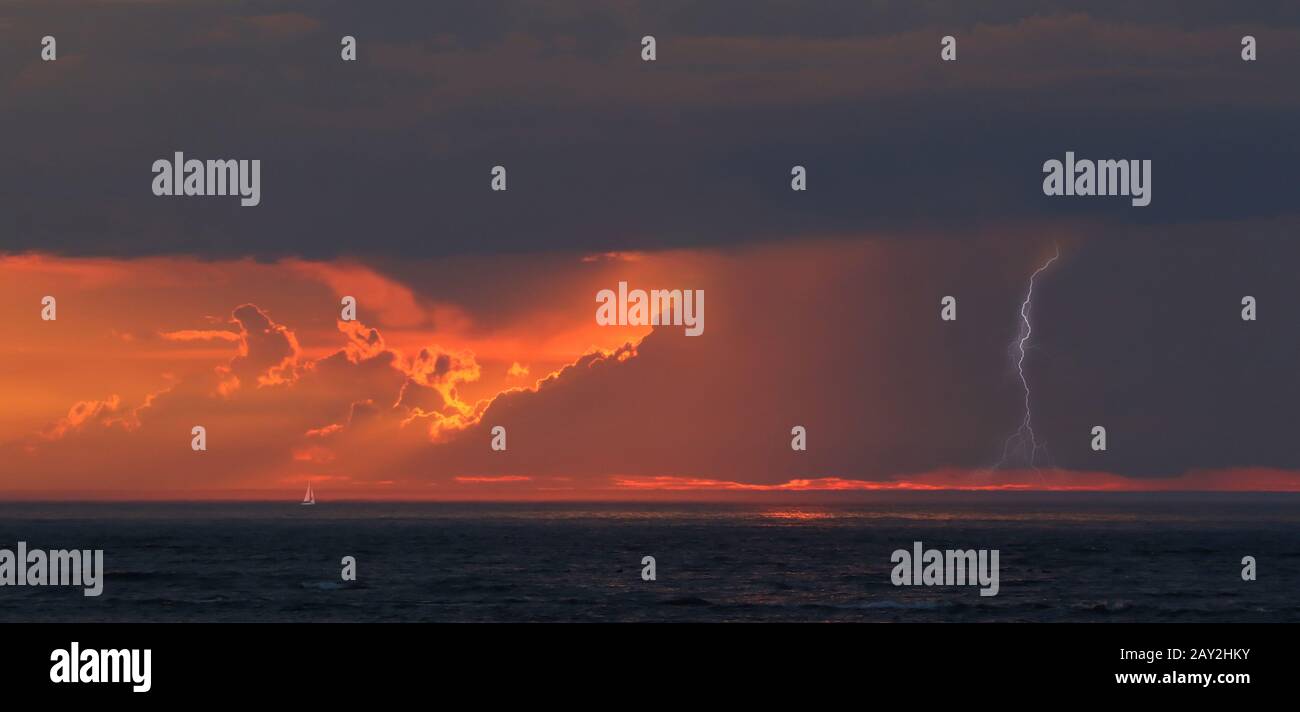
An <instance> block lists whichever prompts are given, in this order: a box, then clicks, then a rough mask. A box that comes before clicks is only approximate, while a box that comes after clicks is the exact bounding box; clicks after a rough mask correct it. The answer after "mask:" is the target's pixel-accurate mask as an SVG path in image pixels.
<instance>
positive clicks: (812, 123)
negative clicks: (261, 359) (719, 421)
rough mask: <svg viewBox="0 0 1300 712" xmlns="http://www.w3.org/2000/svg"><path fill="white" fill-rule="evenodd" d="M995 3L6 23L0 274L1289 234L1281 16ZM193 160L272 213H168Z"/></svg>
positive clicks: (165, 8) (268, 11) (136, 9)
mask: <svg viewBox="0 0 1300 712" xmlns="http://www.w3.org/2000/svg"><path fill="white" fill-rule="evenodd" d="M987 5H988V4H980V5H978V6H977V5H975V4H971V3H913V2H898V3H842V2H824V3H801V4H793V3H785V2H709V3H686V2H645V3H641V2H616V3H594V2H592V3H586V2H535V3H528V2H508V3H507V2H475V3H414V2H400V3H341V2H320V3H295V2H249V3H241V4H237V5H232V4H230V3H210V2H156V3H133V2H118V3H113V2H109V3H81V2H71V3H32V4H29V5H26V4H20V5H17V6H7V7H6V9H5V10H4V15H3V16H0V17H2V19H3V25H2V26H3V28H4V29H3V30H2V31H3V34H4V37H5V41H4V42H3V43H0V85H2V86H3V87H4V90H5V91H4V95H5V98H4V100H3V101H4V104H5V106H4V113H5V116H6V127H5V128H6V135H7V136H9V137H11V138H12V139H15V140H7V141H5V142H4V143H3V144H2V145H0V166H3V167H2V168H0V194H3V195H5V197H6V209H5V211H4V213H3V218H0V220H2V221H3V222H0V249H3V250H6V251H24V250H46V251H54V252H61V253H69V254H112V255H136V254H152V253H192V254H199V255H203V256H214V257H220V256H233V255H244V254H252V255H258V256H263V257H274V256H280V255H289V254H298V255H305V256H309V257H329V256H334V255H339V254H356V255H363V256H374V257H381V256H393V255H405V256H411V255H430V256H437V255H445V254H453V253H466V252H478V253H494V252H505V251H511V252H518V251H548V250H590V251H606V250H616V249H654V248H661V247H673V246H696V245H726V244H736V243H740V242H747V241H754V240H781V239H795V238H799V237H805V236H808V235H838V234H871V233H883V232H888V233H891V234H906V233H911V232H918V231H919V232H925V233H932V232H934V231H935V230H940V231H947V232H950V233H953V234H958V233H964V232H965V231H966V229H967V228H968V227H970V226H971V225H983V226H998V225H1003V224H1008V223H1017V222H1022V223H1049V224H1050V223H1063V222H1072V221H1077V220H1088V221H1093V220H1100V221H1104V222H1108V223H1111V224H1116V225H1120V226H1126V225H1134V224H1136V225H1159V224H1168V223H1195V222H1197V221H1202V220H1208V219H1214V220H1236V221H1256V220H1261V219H1272V218H1279V217H1283V218H1292V217H1294V216H1295V213H1296V210H1295V201H1294V187H1293V186H1294V178H1293V176H1292V175H1291V173H1290V171H1291V167H1292V166H1293V165H1295V164H1296V159H1297V157H1300V140H1298V139H1297V138H1296V136H1295V132H1294V131H1293V127H1294V126H1295V125H1296V124H1297V119H1298V118H1300V99H1298V98H1297V97H1296V96H1295V94H1294V92H1291V91H1289V87H1291V86H1292V85H1293V83H1294V79H1293V78H1294V73H1295V71H1296V70H1297V68H1300V42H1298V41H1297V38H1298V37H1300V12H1298V11H1297V10H1296V8H1295V7H1294V6H1293V5H1289V4H1286V3H1256V4H1251V5H1250V6H1249V7H1238V6H1237V5H1236V4H1232V3H1143V4H1141V7H1133V6H1132V5H1133V4H1132V3H1120V2H1114V3H1083V4H1080V3H1051V4H1043V3H1010V2H1008V3H998V4H994V5H993V6H992V7H988V6H987ZM1170 18H1177V19H1176V20H1175V19H1170ZM1246 32H1250V33H1252V34H1254V35H1256V36H1257V37H1258V38H1259V39H1260V42H1261V49H1260V56H1261V59H1260V61H1259V62H1256V63H1254V64H1248V63H1244V62H1241V61H1240V59H1239V58H1238V52H1239V44H1238V43H1239V38H1240V36H1241V35H1242V34H1244V33H1246ZM47 33H50V34H54V35H55V36H56V37H57V38H58V40H59V52H60V58H59V60H58V61H57V62H54V63H43V62H40V61H39V59H38V54H37V52H38V49H39V44H38V43H39V39H40V37H41V36H42V35H44V34H47ZM947 33H952V34H956V35H958V36H959V42H960V44H959V53H960V54H959V61H958V62H957V63H956V64H953V65H941V64H940V62H939V60H938V48H939V44H938V40H939V37H941V36H942V35H943V34H947ZM344 34H351V35H355V36H356V37H357V38H358V41H359V43H360V50H359V56H360V61H358V62H356V63H355V64H349V63H344V62H342V61H340V60H339V57H338V51H339V38H340V37H341V36H342V35H344ZM643 34H655V35H657V36H658V37H659V40H660V47H659V51H660V59H659V61H658V62H656V63H654V64H647V63H642V62H641V61H640V60H639V58H638V52H639V39H640V37H641V36H642V35H643ZM177 150H181V151H184V152H185V153H186V154H187V156H189V157H194V158H249V159H260V160H261V161H262V165H263V174H262V180H263V202H262V205H260V206H258V207H256V208H241V207H239V206H238V204H237V201H228V200H223V199H203V198H190V199H185V198H157V197H154V196H152V195H151V194H150V192H149V185H150V179H151V175H150V173H149V166H150V165H151V163H152V162H153V160H155V159H157V158H164V157H170V156H171V155H172V153H173V152H174V151H177ZM1066 150H1074V151H1076V152H1077V153H1078V154H1079V155H1080V156H1085V157H1099V158H1106V157H1142V158H1151V159H1152V160H1153V161H1154V165H1155V168H1154V172H1155V185H1154V200H1153V203H1152V205H1151V207H1149V208H1143V209H1133V208H1129V207H1127V206H1125V205H1122V204H1121V203H1120V202H1118V201H1116V202H1108V201H1105V200H1083V201H1074V202H1071V201H1064V200H1055V201H1054V200H1051V199H1047V198H1045V197H1044V196H1042V194H1041V190H1040V184H1041V168H1040V167H1041V165H1042V162H1043V161H1044V160H1046V159H1048V158H1052V157H1059V156H1060V155H1062V154H1063V153H1064V151H1066ZM496 164H503V165H505V166H506V167H507V168H508V170H509V179H510V189H509V191H508V192H507V193H504V194H494V193H492V192H490V191H489V190H488V180H489V169H490V168H491V167H492V166H493V165H496ZM794 164H802V165H805V166H807V167H808V169H809V174H810V179H809V180H810V190H809V191H808V192H807V193H805V194H795V193H793V192H792V191H790V190H789V171H790V167H791V166H792V165H794Z"/></svg>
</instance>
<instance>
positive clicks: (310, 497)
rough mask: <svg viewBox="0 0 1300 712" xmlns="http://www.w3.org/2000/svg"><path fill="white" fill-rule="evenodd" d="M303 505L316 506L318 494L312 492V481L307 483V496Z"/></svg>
mask: <svg viewBox="0 0 1300 712" xmlns="http://www.w3.org/2000/svg"><path fill="white" fill-rule="evenodd" d="M302 503H303V504H304V505H308V504H316V493H315V492H312V491H311V481H310V480H308V481H307V494H305V495H303V496H302Z"/></svg>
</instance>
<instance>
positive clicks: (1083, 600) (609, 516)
mask: <svg viewBox="0 0 1300 712" xmlns="http://www.w3.org/2000/svg"><path fill="white" fill-rule="evenodd" d="M20 540H22V541H26V542H27V543H28V547H29V548H41V549H62V548H76V549H84V548H91V549H103V550H104V552H105V553H104V556H105V563H104V567H105V570H106V574H105V584H104V593H103V595H102V596H100V597H98V598H87V597H84V596H83V595H82V594H81V590H80V589H78V588H52V587H9V586H6V587H0V621H72V622H81V621H152V622H157V621H251V622H256V621H880V622H889V621H892V622H907V621H1048V622H1051V621H1091V622H1101V621H1151V622H1160V621H1179V622H1182V621H1216V622H1232V621H1249V622H1272V621H1293V622H1294V621H1300V497H1297V496H1294V495H1277V494H1269V495H1258V494H1250V495H1242V494H1229V495H1224V494H1177V495H1137V494H1050V495H1048V494H1029V493H898V494H889V495H881V496H878V497H874V496H873V497H870V498H867V497H858V498H857V499H855V500H854V501H835V502H827V501H825V500H824V499H823V500H821V501H816V500H812V499H809V500H800V501H790V502H782V503H761V504H623V503H620V504H590V503H582V504H433V503H333V502H321V503H320V504H319V505H317V506H315V507H302V506H299V505H297V504H296V503H292V502H286V503H283V504H281V503H264V502H263V503H213V504H208V503H204V504H196V503H130V504H127V503H111V504H110V503H93V504H92V503H60V504H50V503H4V504H0V548H5V549H13V548H14V547H15V546H16V544H17V542H18V541H20ZM914 541H921V542H922V543H923V544H924V545H925V547H926V548H931V547H934V548H940V549H947V548H961V549H970V548H976V549H998V550H999V551H1000V572H999V573H1000V592H999V594H998V595H997V596H995V597H981V596H980V595H979V592H978V588H977V587H974V586H965V587H925V586H912V587H896V586H893V585H892V584H891V583H890V571H891V569H892V564H891V563H890V555H891V553H892V552H893V551H894V550H895V549H909V550H910V549H911V547H912V542H914ZM646 555H650V556H654V557H655V558H656V561H657V575H658V580H656V581H652V582H647V581H642V579H641V558H642V557H643V556H646ZM1247 555H1249V556H1254V557H1255V558H1256V560H1257V562H1258V580H1256V581H1250V582H1247V581H1243V580H1242V579H1241V575H1240V574H1241V568H1242V566H1241V563H1240V562H1241V559H1242V557H1243V556H1247ZM344 556H354V557H356V559H357V573H358V580H357V581H356V582H344V581H342V580H341V578H340V575H339V574H340V570H341V565H340V559H341V558H342V557H344Z"/></svg>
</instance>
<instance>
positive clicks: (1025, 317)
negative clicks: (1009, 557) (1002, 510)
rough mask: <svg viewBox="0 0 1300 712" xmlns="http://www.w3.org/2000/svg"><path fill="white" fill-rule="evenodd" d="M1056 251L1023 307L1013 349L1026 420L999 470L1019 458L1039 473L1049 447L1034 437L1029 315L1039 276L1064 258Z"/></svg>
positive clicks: (1009, 440) (1006, 449)
mask: <svg viewBox="0 0 1300 712" xmlns="http://www.w3.org/2000/svg"><path fill="white" fill-rule="evenodd" d="M1052 247H1053V250H1054V252H1053V253H1052V256H1051V257H1050V258H1048V260H1047V261H1046V262H1044V263H1043V264H1042V265H1040V266H1039V268H1038V269H1036V270H1034V273H1033V274H1031V275H1029V289H1028V290H1027V291H1026V292H1025V301H1023V302H1021V303H1020V331H1019V333H1018V334H1017V335H1016V338H1015V339H1014V340H1013V341H1012V342H1011V348H1012V353H1013V355H1014V354H1015V353H1016V352H1017V351H1018V352H1019V356H1018V357H1016V372H1017V373H1019V374H1020V386H1021V388H1023V389H1024V391H1025V419H1024V420H1023V421H1021V423H1020V427H1019V428H1017V429H1016V432H1014V433H1012V434H1011V436H1010V437H1008V438H1007V441H1006V443H1004V444H1003V446H1002V458H1001V459H1000V460H998V462H997V464H996V465H994V468H995V469H997V468H1001V467H1003V466H1005V465H1006V464H1007V463H1008V462H1009V459H1010V458H1011V456H1012V455H1019V461H1020V462H1023V463H1026V464H1028V465H1029V466H1030V467H1032V468H1034V470H1035V471H1037V470H1038V465H1037V464H1036V463H1035V459H1036V458H1037V456H1038V451H1039V450H1040V449H1043V448H1045V447H1046V444H1043V445H1040V444H1039V443H1038V440H1037V438H1036V437H1035V436H1034V414H1033V411H1032V410H1031V409H1030V398H1029V379H1028V378H1026V377H1025V355H1026V348H1025V345H1026V344H1028V343H1029V338H1030V337H1031V336H1033V333H1034V326H1033V324H1032V323H1031V322H1030V321H1029V315H1030V314H1031V313H1032V311H1033V302H1034V281H1035V280H1036V279H1038V275H1040V274H1042V273H1043V271H1044V270H1046V269H1047V268H1048V267H1051V266H1052V263H1053V262H1055V261H1056V260H1057V259H1058V258H1060V256H1061V246H1060V245H1059V244H1053V246H1052Z"/></svg>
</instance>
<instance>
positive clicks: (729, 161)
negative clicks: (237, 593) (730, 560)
mask: <svg viewBox="0 0 1300 712" xmlns="http://www.w3.org/2000/svg"><path fill="white" fill-rule="evenodd" d="M47 34H49V35H53V36H55V37H56V39H57V49H58V59H57V60H56V61H53V62H44V61H41V58H40V39H41V37H43V36H44V35H47ZM344 35H352V36H354V37H356V39H357V61H355V62H344V61H342V60H341V59H340V56H339V52H340V38H341V37H342V36H344ZM645 35H654V36H655V37H656V39H657V51H658V57H657V59H656V61H654V62H643V61H642V60H641V38H642V37H643V36H645ZM944 35H953V36H954V37H956V38H957V52H958V58H957V61H955V62H942V61H940V59H939V50H940V38H941V37H943V36H944ZM1243 35H1252V36H1254V37H1255V38H1256V39H1257V41H1258V45H1259V59H1258V61H1255V62H1243V61H1242V60H1241V58H1240V51H1241V45H1240V42H1241V37H1242V36H1243ZM1298 69H1300V8H1297V7H1296V6H1295V5H1294V4H1293V3H1291V4H1289V3H1282V2H1277V3H1251V4H1249V5H1248V6H1242V5H1241V4H1239V3H1227V2H1222V3H1218V2H1214V3H1212V2H1179V3H1172V2H1152V3H1142V4H1141V5H1140V6H1138V7H1134V6H1133V4H1132V3H1122V2H1089V3H1064V2H1055V3H1050V2H1049V3H1041V2H1036V3H1029V2H999V3H980V4H978V5H973V4H970V3H956V2H898V3H890V2H882V3H843V2H801V3H793V2H775V1H770V2H753V1H750V2H739V1H738V0H737V1H731V0H719V1H717V2H710V3H686V2H672V1H667V0H664V1H660V2H636V1H633V0H624V1H621V2H601V3H595V2H565V1H562V0H559V1H557V0H550V1H548V2H489V1H485V2H477V3H405V2H403V3H384V2H376V3H364V4H358V3H350V2H349V3H345V2H311V3H302V2H288V1H283V0H282V1H276V2H243V3H217V2H204V1H201V0H200V1H187V2H182V1H179V0H173V1H161V0H160V1H157V2H125V1H120V2H114V1H111V0H110V1H108V2H93V3H91V2H75V1H73V2H42V3H11V4H6V5H4V6H3V7H2V8H0V85H2V86H3V88H4V90H3V92H0V110H2V111H3V115H4V117H5V119H4V128H5V134H6V135H7V136H10V137H17V138H18V140H8V141H4V142H0V195H3V196H4V198H5V201H4V203H5V209H4V210H3V211H0V323H3V324H4V325H5V326H6V327H7V331H8V338H6V339H4V342H3V345H0V393H3V394H4V395H5V402H6V407H5V408H3V409H0V463H3V464H0V496H6V497H16V498H24V497H39V498H45V497H50V498H96V497H105V498H113V497H127V498H223V497H238V498H245V497H248V498H264V497H269V498H278V497H284V496H297V495H299V494H300V493H301V491H302V490H303V489H304V488H305V485H306V483H307V482H308V481H310V482H312V483H313V485H314V487H315V489H316V491H317V493H318V496H319V497H321V498H322V499H325V498H328V497H337V498H389V497H391V498H427V499H584V498H591V499H618V498H668V499H673V498H687V497H770V496H778V495H779V494H781V493H793V492H808V491H812V492H826V493H839V492H847V491H862V492H870V491H873V490H877V489H889V488H901V489H932V488H963V489H1026V488H1028V489H1101V490H1177V489H1195V490H1205V489H1208V490H1296V489H1300V449H1297V448H1296V447H1294V445H1293V443H1294V442H1295V436H1294V425H1293V422H1294V418H1293V414H1294V412H1295V408H1296V404H1297V402H1298V398H1300V376H1298V375H1297V373H1296V367H1295V363H1296V356H1297V355H1300V332H1297V330H1296V329H1295V324H1296V323H1300V286H1297V281H1296V279H1295V277H1294V274H1293V272H1294V270H1293V268H1292V265H1293V264H1295V263H1296V262H1297V258H1300V243H1297V242H1296V240H1297V237H1296V236H1297V234H1300V233H1298V232H1297V227H1300V225H1298V223H1300V220H1298V219H1297V217H1298V216H1297V201H1296V199H1295V198H1296V185H1297V184H1296V180H1295V176H1294V173H1293V170H1294V167H1295V166H1296V165H1300V162H1298V161H1297V158H1300V139H1298V138H1297V136H1296V134H1295V131H1294V127H1295V126H1296V125H1300V124H1298V122H1297V119H1298V118H1300V116H1298V114H1300V95H1297V93H1296V92H1295V91H1294V89H1293V88H1294V76H1295V72H1296V71H1297V70H1298ZM176 151H183V152H184V153H185V154H186V156H187V157H193V158H200V159H207V158H214V159H216V158H243V159H258V160H260V161H261V165H262V173H261V179H262V202H261V204H260V205H258V206H256V207H241V206H240V205H239V201H238V199H236V198H218V197H205V198H198V197H190V198H181V197H157V196H155V195H153V194H152V193H151V192H150V189H149V186H150V184H151V181H152V177H153V176H152V174H151V172H150V167H151V165H152V163H153V162H154V161H155V160H157V159H160V158H170V157H171V156H172V154H173V153H174V152H176ZM1066 151H1073V152H1075V153H1076V154H1078V155H1079V156H1080V157H1088V158H1095V159H1103V158H1134V159H1150V160H1151V161H1152V165H1153V172H1152V202H1151V205H1150V206H1148V207H1143V208H1137V207H1133V206H1131V205H1130V204H1129V202H1128V201H1127V200H1124V199H1119V198H1113V199H1112V198H1077V199H1066V198H1059V197H1058V198H1053V197H1048V196H1045V195H1044V194H1043V192H1042V189H1041V185H1042V179H1043V173H1042V164H1043V162H1044V161H1047V160H1049V159H1053V158H1056V159H1061V158H1063V157H1064V154H1065V152H1066ZM496 165H503V166H505V167H506V168H507V169H508V174H509V189H508V190H507V191H505V192H494V191H492V190H490V188H489V181H490V179H491V174H490V170H491V168H492V167H493V166H496ZM794 165H802V166H805V167H806V168H807V171H808V189H807V190H806V191H803V192H795V191H792V190H791V189H790V177H791V174H790V169H791V167H792V166H794ZM1057 250H1059V253H1060V257H1059V258H1058V259H1057V260H1056V261H1054V262H1053V263H1052V264H1051V266H1050V267H1049V268H1048V269H1046V270H1044V271H1043V272H1042V273H1041V274H1040V275H1039V276H1038V278H1037V279H1036V281H1035V291H1034V299H1033V301H1032V308H1031V310H1030V312H1029V313H1030V314H1031V316H1032V319H1031V321H1032V329H1033V330H1032V338H1031V339H1030V340H1029V341H1027V342H1026V343H1027V350H1026V354H1025V358H1024V364H1023V370H1024V377H1025V378H1024V382H1025V383H1028V384H1029V386H1030V396H1029V403H1030V408H1031V413H1032V424H1033V428H1034V432H1035V437H1036V440H1037V441H1039V442H1041V443H1043V445H1044V447H1043V449H1042V450H1041V451H1040V452H1039V453H1037V455H1036V456H1035V458H1034V460H1033V462H1032V463H1031V462H1029V461H1028V460H1027V459H1026V458H1024V457H1012V458H1010V459H1003V458H1002V455H1003V454H1004V448H1005V443H1006V441H1007V438H1008V437H1009V436H1011V435H1012V434H1013V433H1015V432H1016V431H1017V428H1018V427H1019V426H1020V425H1021V423H1022V421H1023V419H1024V417H1025V410H1024V408H1025V392H1024V390H1023V384H1022V381H1021V378H1020V371H1019V370H1018V368H1017V363H1018V353H1017V350H1016V348H1015V347H1016V344H1018V342H1019V339H1020V337H1021V336H1022V335H1023V333H1022V332H1021V328H1022V326H1023V325H1022V322H1021V319H1020V313H1021V308H1022V306H1023V302H1024V299H1025V296H1026V293H1027V289H1028V280H1029V277H1030V275H1031V274H1033V273H1034V272H1035V270H1036V269H1038V268H1039V267H1040V266H1041V265H1043V264H1044V262H1045V261H1046V260H1047V259H1048V258H1049V257H1051V256H1052V255H1053V254H1055V253H1056V251H1057ZM619 282H628V283H629V285H630V286H631V287H633V288H637V287H640V288H644V289H691V290H703V292H704V293H705V294H706V295H707V297H706V301H705V305H706V310H705V315H706V320H705V329H704V333H703V334H702V335H700V336H687V335H685V334H684V333H683V329H682V328H681V327H678V326H669V327H650V326H601V325H599V324H598V323H597V321H596V319H595V318H594V316H595V311H596V294H597V293H598V292H600V290H602V289H617V285H618V283H619ZM1246 295H1249V296H1253V297H1254V298H1255V299H1256V301H1257V304H1258V318H1257V319H1256V320H1254V321H1243V320H1242V319H1241V316H1240V312H1241V308H1242V306H1241V300H1242V298H1243V296H1246ZM44 296H54V297H56V299H57V319H56V320H54V321H44V320H42V319H41V299H42V297H44ZM343 296H354V297H355V298H356V300H357V320H356V321H351V322H348V321H341V320H340V308H341V307H340V299H341V298H342V297H343ZM945 296H955V297H956V298H957V300H958V318H957V319H956V320H955V321H950V322H946V321H942V320H941V319H940V318H939V310H940V300H941V299H942V298H943V297H945ZM196 425H202V426H203V427H204V428H205V429H206V430H207V439H208V448H207V450H206V451H203V452H195V451H193V450H192V449H191V437H192V436H191V429H192V428H193V427H194V426H196ZM1097 425H1101V426H1104V427H1105V428H1106V430H1107V438H1108V444H1107V449H1106V450H1105V451H1103V452H1098V451H1095V450H1093V448H1092V447H1091V443H1092V439H1093V438H1092V434H1091V431H1092V428H1093V427H1094V426H1097ZM497 426H500V427H504V428H505V429H506V432H507V442H508V445H507V448H506V450H505V451H494V450H493V449H492V448H491V447H490V446H489V445H490V442H491V440H492V434H491V431H492V429H493V428H494V427H497ZM795 426H800V427H803V428H805V429H806V431H807V445H808V446H807V450H805V451H795V450H792V449H791V439H792V435H791V429H792V428H793V427H795ZM1000 460H1001V462H1000Z"/></svg>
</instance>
